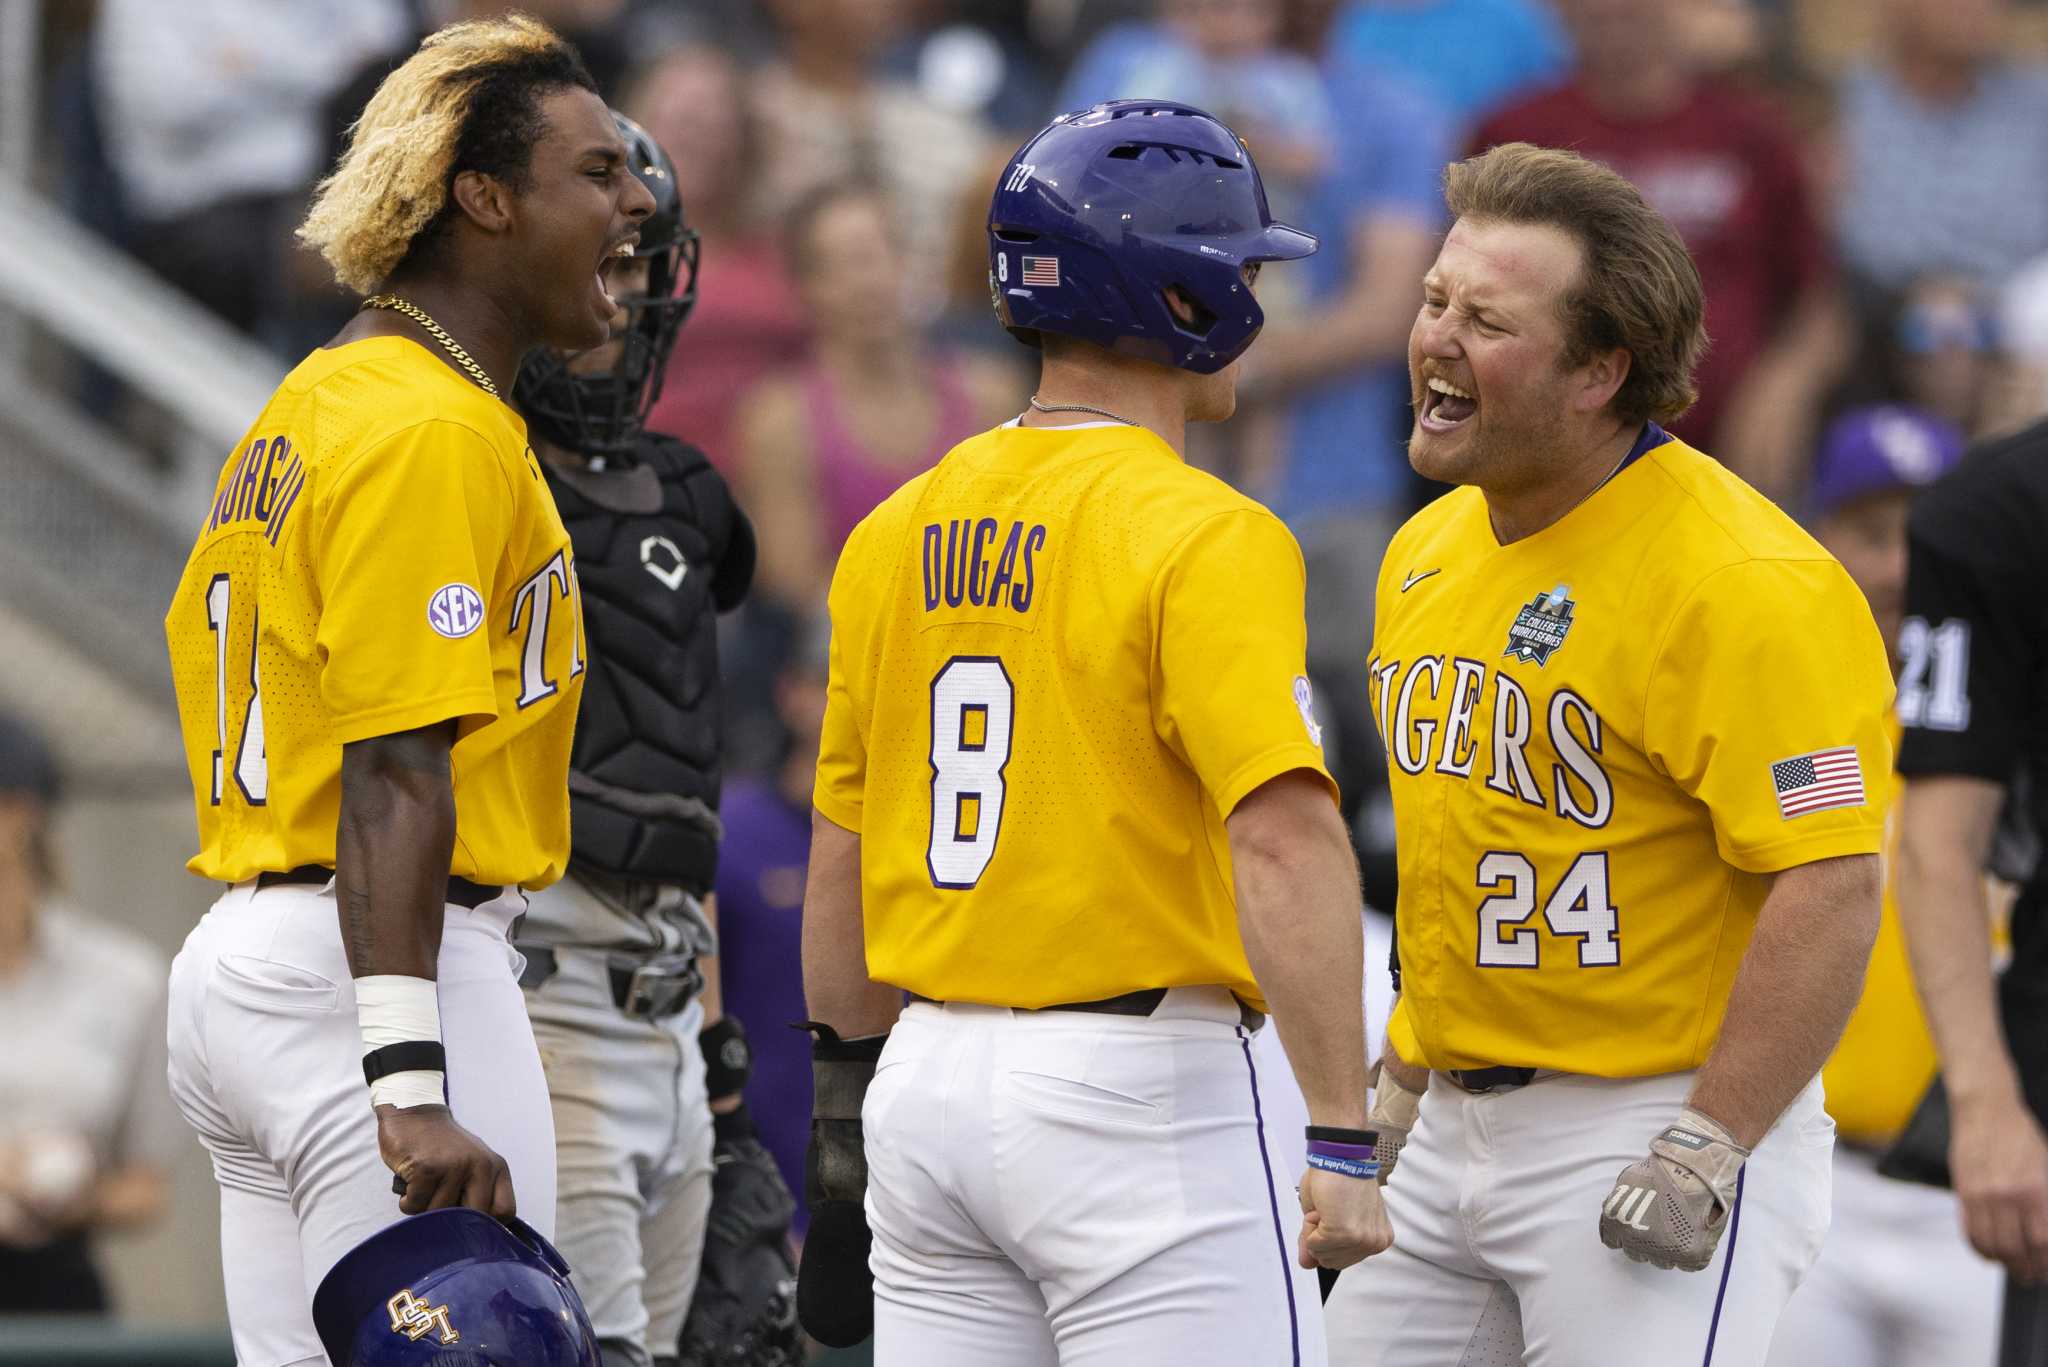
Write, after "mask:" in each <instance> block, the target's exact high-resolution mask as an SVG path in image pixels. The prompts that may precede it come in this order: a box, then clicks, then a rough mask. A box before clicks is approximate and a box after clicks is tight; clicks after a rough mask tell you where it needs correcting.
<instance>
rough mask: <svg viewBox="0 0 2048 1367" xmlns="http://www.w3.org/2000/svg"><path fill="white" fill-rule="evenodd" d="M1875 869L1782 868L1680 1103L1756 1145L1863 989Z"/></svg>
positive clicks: (1844, 863)
mask: <svg viewBox="0 0 2048 1367" xmlns="http://www.w3.org/2000/svg"><path fill="white" fill-rule="evenodd" d="M1883 892H1884V887H1883V873H1882V870H1881V868H1880V866H1879V863H1878V858H1877V856H1876V855H1874V854H1859V855H1849V856H1846V857H1843V858H1839V859H1820V860H1816V861H1814V862H1813V863H1811V864H1801V865H1799V866H1797V867H1796V868H1790V869H1786V870H1785V871H1784V872H1783V873H1780V874H1779V875H1778V876H1777V879H1776V880H1775V881H1774V882H1773V883H1772V885H1771V891H1770V895H1769V896H1768V897H1766V898H1765V899H1764V905H1763V909H1762V910H1761V911H1760V912H1759V913H1758V914H1757V924H1756V933H1755V935H1753V936H1752V937H1751V939H1750V942H1749V952H1748V953H1747V954H1745V955H1744V956H1743V959H1742V967H1741V968H1740V969H1739V970H1738V971H1737V973H1736V975H1735V987H1734V990H1733V991H1731V992H1730V993H1729V996H1728V1012H1727V1015H1726V1017H1725V1018H1724V1019H1723V1021H1722V1024H1721V1037H1720V1039H1719V1041H1718V1042H1716V1044H1715V1045H1714V1050H1713V1053H1712V1054H1710V1055H1709V1056H1708V1058H1707V1061H1706V1063H1705V1064H1704V1065H1703V1066H1702V1067H1701V1068H1700V1073H1699V1078H1698V1079H1697V1081H1696V1082H1695V1083H1694V1084H1693V1091H1692V1097H1691V1099H1690V1100H1689V1101H1688V1102H1687V1103H1686V1104H1687V1105H1689V1106H1691V1107H1692V1108H1693V1109H1694V1110H1696V1111H1698V1112H1700V1113H1701V1114H1702V1115H1705V1116H1707V1117H1708V1118H1709V1119H1711V1120H1714V1121H1716V1122H1717V1123H1719V1124H1720V1125H1721V1127H1722V1128H1724V1129H1726V1130H1727V1131H1728V1132H1729V1133H1730V1134H1731V1135H1733V1136H1734V1138H1735V1142H1736V1143H1738V1144H1741V1145H1742V1146H1743V1147H1745V1148H1752V1149H1753V1148H1755V1147H1756V1145H1757V1142H1758V1141H1759V1140H1761V1139H1762V1138H1763V1137H1764V1135H1765V1133H1766V1132H1767V1131H1769V1129H1770V1128H1771V1126H1772V1125H1773V1124H1774V1123H1776V1121H1777V1119H1778V1115H1779V1113H1780V1112H1782V1111H1783V1110H1784V1109H1785V1107H1786V1106H1788V1105H1790V1104H1791V1102H1792V1099H1793V1098H1794V1097H1796V1096H1798V1095H1799V1093H1800V1091H1801V1090H1803V1089H1804V1088H1805V1086H1806V1084H1807V1083H1809V1082H1811V1081H1812V1080H1813V1078H1814V1076H1815V1075H1816V1074H1817V1073H1819V1072H1820V1066H1821V1064H1823V1063H1825V1062H1826V1061H1827V1057H1828V1055H1829V1054H1830V1053H1832V1052H1833V1051H1834V1047H1835V1044H1836V1042H1837V1041H1838V1040H1840V1039H1841V1037H1842V1027H1843V1026H1844V1025H1846V1024H1848V1021H1849V1012H1850V1011H1851V1010H1853V1009H1854V1008H1855V1005H1856V999H1857V997H1858V996H1859V995H1861V993H1862V991H1863V970H1864V968H1865V967H1866V966H1867V965H1868V964H1869V962H1870V947H1871V945H1872V944H1873V943H1875V942H1876V939H1877V924H1878V913H1879V909H1880V906H1881V904H1882V896H1883Z"/></svg>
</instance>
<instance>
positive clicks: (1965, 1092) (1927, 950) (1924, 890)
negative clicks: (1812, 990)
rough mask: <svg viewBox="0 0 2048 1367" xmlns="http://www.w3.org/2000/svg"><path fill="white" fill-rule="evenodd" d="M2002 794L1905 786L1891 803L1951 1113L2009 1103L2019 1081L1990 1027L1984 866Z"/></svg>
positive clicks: (1958, 782)
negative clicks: (1984, 1103) (1979, 1104)
mask: <svg viewBox="0 0 2048 1367" xmlns="http://www.w3.org/2000/svg"><path fill="white" fill-rule="evenodd" d="M2004 797H2005V790H2004V789H2003V787H2001V786H2000V785H1999V784H1996V783H1992V782H1989V781H1987V780H1985V779H1977V778H1963V777H1950V776H1943V777H1939V778H1926V779H1919V778H1916V779H1913V780H1912V781H1910V782H1909V783H1907V784H1906V791H1905V795H1904V796H1903V797H1901V798H1900V799H1899V810H1898V816H1897V818H1896V820H1897V822H1898V830H1899V854H1898V905H1899V925H1900V928H1901V929H1903V930H1904V931H1905V934H1906V953H1907V956H1908V957H1909V958H1910V959H1911V960H1912V964H1913V984H1914V986H1915V987H1916V988H1917V989H1918V991H1919V993H1920V1002H1921V1004H1922V1005H1923V1006H1924V1007H1925V1008H1926V1010H1927V1022H1928V1025H1929V1027H1930V1028H1931V1029H1932V1030H1933V1032H1934V1042H1935V1046H1936V1048H1937V1049H1938V1050H1939V1051H1940V1053H1941V1070H1942V1085H1943V1086H1944V1087H1946V1088H1947V1090H1948V1095H1949V1099H1950V1101H1951V1102H1953V1103H1955V1104H1957V1105H1968V1104H1970V1102H1972V1101H1973V1100H1975V1099H1977V1098H1979V1097H1983V1098H1987V1099H2013V1098H2017V1097H2018V1095H2019V1076H2018V1073H2017V1072H2016V1070H2015V1069H2014V1067H2013V1062H2012V1055H2011V1053H2010V1051H2009V1050H2008V1049H2007V1047H2006V1043H2005V1032H2004V1030H2003V1028H2002V1027H2001V1026H2000V1024H1999V1020H1998V1005H1997V994H1996V991H1995V989H1994V986H1993V981H1992V974H1991V908H1990V906H1989V904H1988V899H1987V897H1986V894H1985V887H1984V875H1983V868H1984V861H1985V857H1986V855H1987V852H1988V851H1989V849H1990V845H1991V836H1992V832H1993V830H1994V829H1995V827H1996V825H1997V821H1998V810H1999V805H2000V803H2001V802H2003V801H2004Z"/></svg>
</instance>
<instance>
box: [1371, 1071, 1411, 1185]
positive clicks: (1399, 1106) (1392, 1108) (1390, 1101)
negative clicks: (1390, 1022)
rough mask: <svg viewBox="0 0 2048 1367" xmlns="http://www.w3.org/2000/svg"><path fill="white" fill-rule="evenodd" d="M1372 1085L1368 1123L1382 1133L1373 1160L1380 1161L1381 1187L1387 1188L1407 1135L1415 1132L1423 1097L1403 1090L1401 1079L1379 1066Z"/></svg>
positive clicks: (1372, 1079) (1405, 1089) (1406, 1089)
mask: <svg viewBox="0 0 2048 1367" xmlns="http://www.w3.org/2000/svg"><path fill="white" fill-rule="evenodd" d="M1369 1081H1370V1082H1371V1083H1372V1109H1371V1110H1370V1111H1368V1112H1367V1113H1366V1117H1365V1123H1366V1124H1367V1125H1368V1126H1369V1127H1371V1128H1372V1129H1373V1130H1375V1131H1377V1132H1378V1133H1379V1142H1378V1144H1376V1145H1375V1146H1374V1150H1373V1157H1374V1158H1377V1159H1378V1160H1379V1164H1380V1185H1381V1186H1385V1185H1386V1184H1387V1178H1389V1177H1391V1176H1392V1175H1393V1172H1394V1161H1395V1160H1396V1159H1398V1158H1399V1157H1400V1156H1401V1150H1402V1149H1403V1148H1404V1147H1405V1146H1406V1145H1407V1143H1408V1132H1409V1131H1410V1130H1412V1129H1414V1128H1415V1115H1416V1112H1417V1111H1419V1110H1421V1108H1422V1093H1421V1092H1416V1091H1410V1090H1409V1089H1408V1088H1406V1087H1403V1086H1402V1085H1401V1083H1400V1080H1399V1079H1398V1078H1396V1077H1395V1076H1394V1075H1393V1074H1392V1073H1390V1072H1388V1071H1387V1070H1386V1068H1385V1067H1383V1066H1381V1065H1380V1064H1377V1063H1375V1064H1374V1065H1373V1076H1372V1077H1371V1078H1370V1079H1369Z"/></svg>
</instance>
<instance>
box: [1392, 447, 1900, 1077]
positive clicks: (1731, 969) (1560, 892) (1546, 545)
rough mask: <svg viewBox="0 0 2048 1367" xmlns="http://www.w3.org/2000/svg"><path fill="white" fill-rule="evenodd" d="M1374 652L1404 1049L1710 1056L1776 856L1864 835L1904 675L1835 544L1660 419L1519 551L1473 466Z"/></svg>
mask: <svg viewBox="0 0 2048 1367" xmlns="http://www.w3.org/2000/svg"><path fill="white" fill-rule="evenodd" d="M1377 601H1378V611H1377V618H1376V625H1375V631H1374V639H1373V646H1372V658H1371V660H1370V664H1369V670H1370V678H1371V687H1372V703H1373V708H1374V711H1375V714H1376V716H1377V718H1378V721H1379V726H1380V732H1381V736H1382V738H1383V739H1384V741H1385V742H1386V746H1387V755H1388V764H1387V770H1388V774H1389V776H1390V778H1391V780H1392V786H1393V800H1394V815H1395V823H1396V840H1397V844H1398V859H1399V868H1400V897H1399V903H1398V906H1397V909H1396V929H1397V935H1398V946H1399V955H1400V966H1401V988H1402V993H1401V999H1400V1002H1399V1004H1398V1006H1397V1007H1396V1010H1395V1013H1394V1017H1393V1020H1392V1022H1391V1023H1390V1025H1389V1027H1388V1028H1389V1032H1390V1038H1391V1039H1392V1041H1393V1044H1394V1047H1395V1048H1396V1049H1397V1050H1398V1051H1399V1053H1400V1054H1401V1055H1402V1057H1404V1058H1406V1059H1409V1060H1411V1061H1413V1062H1416V1063H1421V1064H1427V1065H1430V1066H1432V1067H1436V1068H1476V1067H1485V1066H1489V1065H1494V1064H1507V1065H1514V1066H1521V1067H1536V1068H1556V1069H1561V1070H1564V1071H1568V1072H1575V1073H1590V1074H1596V1075H1599V1076H1605V1077H1633V1076H1642V1075H1647V1074H1654V1073H1666V1072H1675V1071H1678V1070H1681V1069H1686V1068H1692V1067H1696V1066H1697V1065H1698V1064H1699V1063H1700V1062H1701V1061H1702V1060H1704V1059H1705V1058H1706V1055H1707V1052H1708V1050H1709V1049H1710V1048H1711V1047H1712V1046H1713V1043H1714V1040H1715V1038H1716V1036H1717V1034H1718V1032H1719V1029H1720V1024H1721V1016H1722V1012H1723V1010H1724V1008H1725V1007H1726V1004H1727V1000H1728V990H1729V987H1730V985H1731V984H1732V982H1733V980H1734V977H1735V972H1736V969H1737V967H1738V965H1739V964H1740V963H1741V961H1742V955H1743V951H1744V950H1745V949H1746V948H1747V946H1748V944H1749V938H1750V934H1751V932H1752V931H1753V929H1754V928H1755V925H1756V918H1757V912H1758V910H1759V909H1760V908H1761V907H1762V905H1763V901H1764V896H1765V894H1766V892H1767V891H1768V890H1769V887H1770V881H1771V879H1770V875H1772V874H1773V873H1775V872H1778V871H1779V870H1782V869H1788V868H1791V867H1793V866H1794V865H1797V864H1803V863H1808V862H1811V861H1813V860H1817V859H1827V858H1831V857H1835V856H1841V855H1853V854H1875V853H1877V852H1878V850H1879V848H1880V844H1881V836H1882V813H1881V812H1880V810H1879V808H1878V805H1877V804H1876V803H1874V802H1873V801H1871V800H1870V798H1871V795H1872V792H1873V790H1874V789H1875V787H1876V785H1878V784H1880V783H1882V782H1883V781H1884V776H1885V775H1886V774H1887V773H1888V772H1889V771H1890V769H1891V754H1892V746H1891V740H1890V737H1889V734H1888V732H1887V729H1886V725H1887V724H1886V720H1885V710H1886V708H1887V706H1888V705H1889V703H1890V699H1891V691H1892V685H1891V671H1890V667H1889V664H1888V662H1887V660H1886V658H1885V651H1884V646H1883V643H1882V642H1881V640H1880V639H1879V636H1878V632H1877V627H1876V625H1875V623H1874V622H1872V620H1871V616H1870V609H1869V607H1868V605H1867V604H1866V603H1865V601H1864V598H1863V595H1862V593H1861V592H1860V591H1858V589H1857V588H1856V585H1855V584H1854V583H1853V582H1852V581H1851V580H1850V578H1849V576H1848V575H1847V573H1845V572H1844V571H1843V569H1842V567H1841V566H1840V565H1839V564H1838V563H1836V562H1835V560H1834V559H1833V558H1832V557H1830V556H1829V555H1828V553H1827V552H1826V551H1824V550H1822V549H1821V547H1820V546H1819V544H1818V543H1816V542H1815V541H1814V540H1813V539H1812V538H1811V537H1809V536H1808V535H1807V534H1806V533H1805V532H1803V531H1801V530H1800V529H1799V527H1798V526H1797V525H1796V524H1795V523H1794V522H1793V521H1792V520H1791V519H1790V518H1788V517H1786V516H1785V515H1784V514H1783V513H1782V512H1780V511H1779V510H1778V509H1777V508H1776V507H1774V506H1773V505H1772V504H1771V503H1770V502H1769V501H1768V500H1766V499H1765V498H1764V497H1763V496H1762V495H1760V494H1758V493H1756V492H1755V491H1754V490H1752V489H1750V488H1749V487H1748V486H1747V485H1745V484H1743V483H1742V482H1741V481H1740V480H1738V479H1736V478H1735V477H1734V476H1733V475H1731V474H1729V473H1728V472H1727V471H1726V470H1724V469H1723V468H1722V467H1721V466H1720V465H1719V464H1717V463H1716V462H1715V461H1713V460H1711V459H1709V458H1708V457H1706V456H1704V455H1702V454H1700V453H1699V452H1698V451H1695V450H1693V449H1692V448H1691V447H1689V446H1687V445H1686V444H1685V443H1683V442H1680V441H1676V440H1671V439H1669V438H1667V437H1666V436H1665V434H1664V433H1662V432H1661V431H1659V430H1658V429H1656V428H1655V426H1654V425H1652V426H1650V427H1649V428H1648V429H1647V430H1646V432H1645V433H1644V436H1643V438H1642V440H1641V441H1639V442H1638V443H1637V445H1636V448H1635V450H1634V451H1632V452H1631V453H1630V458H1629V459H1628V460H1627V461H1625V462H1624V464H1623V466H1622V468H1620V469H1619V470H1618V471H1617V472H1616V473H1615V475H1614V476H1613V477H1612V478H1611V479H1609V480H1608V482H1607V483H1606V484H1605V485H1603V486H1602V487H1601V488H1599V489H1598V490H1597V491H1596V492H1594V494H1593V495H1592V496H1591V497H1590V498H1588V499H1587V500H1586V501H1585V502H1583V503H1582V504H1580V505H1579V506H1578V507H1576V508H1574V509H1572V510H1571V511H1570V512H1569V513H1567V514H1565V516H1564V517H1563V518H1561V519H1559V520H1558V521H1557V522H1556V523H1554V524H1553V525H1551V526H1550V527H1547V528H1545V529H1544V530H1542V531H1540V532H1537V533H1536V534H1534V535H1533V536H1529V537H1525V538H1523V539H1521V540H1519V541H1516V542H1513V543H1512V544H1510V545H1506V546H1503V545H1501V544H1499V542H1498V541H1497V540H1496V539H1495V537H1494V534H1493V529H1492V524H1491V522H1490V521H1489V519H1488V515H1487V509H1486V500H1485V498H1484V496H1483V495H1481V493H1480V492H1479V490H1477V489H1476V488H1470V487H1468V488H1463V489H1458V490H1456V491H1454V492H1452V493H1450V494H1448V495H1446V496H1444V497H1443V498H1440V499H1438V500H1437V501H1436V502H1435V503H1432V504H1431V505H1430V506H1429V507H1427V508H1425V509H1423V510H1422V512H1420V513H1418V514H1417V515H1416V516H1415V517H1414V518H1413V519H1411V520H1410V521H1409V522H1408V524H1407V525H1406V526H1405V527H1403V528H1402V529H1401V531H1400V532H1399V533H1398V534H1396V536H1395V537H1394V540H1393V542H1392V543H1391V544H1390V546H1389V547H1388V550H1387V555H1386V559H1385V561H1384V562H1383V564H1382V566H1381V571H1380V580H1379V590H1378V599H1377Z"/></svg>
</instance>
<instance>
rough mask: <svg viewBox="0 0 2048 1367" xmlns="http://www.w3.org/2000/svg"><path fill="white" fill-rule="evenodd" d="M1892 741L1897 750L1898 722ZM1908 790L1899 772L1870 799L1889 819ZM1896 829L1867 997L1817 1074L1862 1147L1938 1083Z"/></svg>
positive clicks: (1880, 781) (1897, 1125) (1893, 1130)
mask: <svg viewBox="0 0 2048 1367" xmlns="http://www.w3.org/2000/svg"><path fill="white" fill-rule="evenodd" d="M1889 736H1890V739H1891V741H1892V744H1893V745H1894V746H1896V745H1897V744H1898V739H1899V728H1898V723H1897V722H1896V720H1894V722H1893V723H1892V725H1891V727H1890V731H1889ZM1904 786H1905V785H1904V782H1903V780H1901V779H1900V778H1899V776H1898V774H1897V773H1888V774H1881V775H1875V776H1873V782H1872V785H1871V795H1872V797H1873V798H1876V799H1881V802H1882V808H1883V810H1884V812H1885V813H1886V814H1887V818H1889V816H1890V814H1891V813H1892V812H1893V811H1894V810H1895V809H1896V805H1897V803H1898V799H1899V791H1900V789H1901V788H1903V787H1904ZM1895 824H1896V823H1894V822H1892V821H1890V820H1889V819H1887V821H1886V823H1885V874H1886V877H1885V887H1884V919H1883V920H1882V921H1881V922H1879V924H1878V930H1877V943H1876V945H1874V946H1873V947H1872V948H1871V951H1870V967H1869V968H1868V969H1867V970H1866V971H1865V972H1864V975H1863V996H1862V997H1861V998H1860V999H1859V1000H1858V1001H1857V1003H1856V1009H1855V1011H1854V1012H1852V1013H1851V1014H1850V1016H1849V1024H1848V1026H1847V1028H1845V1029H1844V1030H1843V1031H1842V1038H1841V1042H1840V1043H1838V1044H1837V1045H1836V1046H1835V1052H1834V1054H1833V1055H1832V1056H1831V1057H1830V1058H1829V1059H1828V1062H1827V1066H1826V1067H1825V1068H1822V1069H1821V1074H1820V1077H1821V1085H1822V1086H1823V1087H1824V1088H1825V1089H1826V1091H1827V1098H1828V1114H1829V1115H1831V1116H1833V1117H1834V1118H1835V1124H1836V1126H1838V1127H1839V1128H1840V1129H1841V1131H1842V1133H1843V1135H1844V1136H1846V1137H1847V1138H1850V1139H1855V1140H1859V1141H1861V1142H1863V1143H1865V1144H1885V1143H1889V1142H1890V1141H1891V1140H1892V1139H1894V1138H1896V1137H1897V1135H1898V1133H1899V1131H1900V1130H1903V1129H1904V1128H1905V1127H1906V1122H1907V1121H1908V1120H1909V1119H1911V1118H1912V1115H1913V1108H1914V1107H1915V1106H1917V1105H1919V1104H1920V1098H1921V1096H1922V1095H1923V1094H1924V1093H1925V1092H1926V1091H1927V1086H1928V1084H1929V1083H1931V1082H1933V1081H1934V1074H1935V1070H1936V1068H1937V1066H1938V1063H1939V1060H1938V1058H1937V1056H1936V1054H1935V1051H1934V1036H1933V1035H1932V1034H1930V1033H1929V1031H1928V1029H1927V1017H1926V1015H1925V1014H1924V1013H1923V1012H1922V1011H1921V1010H1920V999H1919V997H1918V995H1917V994H1915V992H1914V990H1913V968H1912V964H1911V963H1910V962H1909V961H1908V959H1907V957H1906V937H1905V934H1904V932H1903V931H1902V930H1901V929H1900V928H1899V909H1898V905H1897V903H1896V902H1895V901H1894V900H1893V898H1892V881H1891V875H1892V874H1894V873H1896V872H1897V867H1898V866H1897V865H1896V864H1894V863H1893V862H1892V859H1893V855H1894V853H1895V851H1896V849H1897V838H1898V832H1897V831H1896V830H1895V829H1894V826H1895Z"/></svg>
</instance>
